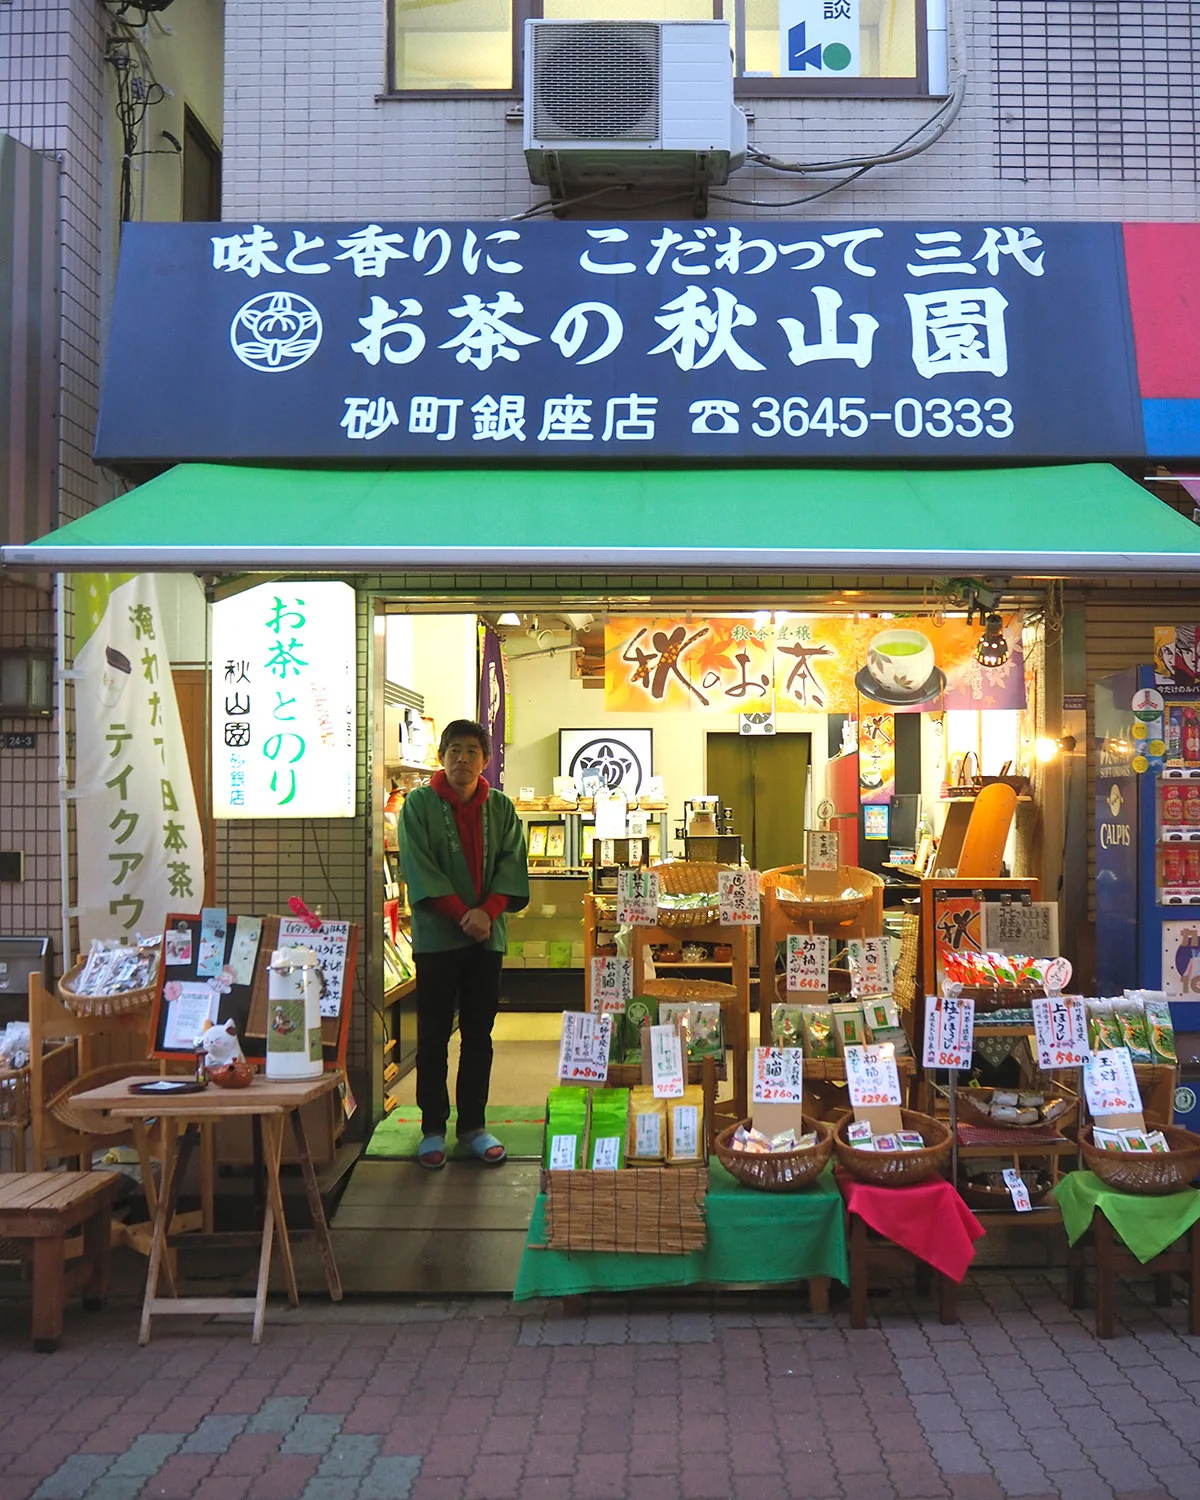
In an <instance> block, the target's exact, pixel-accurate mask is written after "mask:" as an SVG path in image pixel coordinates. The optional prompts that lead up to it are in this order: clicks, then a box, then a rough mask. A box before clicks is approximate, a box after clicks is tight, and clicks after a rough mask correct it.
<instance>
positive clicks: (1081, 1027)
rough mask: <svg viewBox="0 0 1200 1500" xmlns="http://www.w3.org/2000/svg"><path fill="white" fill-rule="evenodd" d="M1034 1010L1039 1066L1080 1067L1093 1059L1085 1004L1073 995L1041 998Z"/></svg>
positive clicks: (1044, 1069)
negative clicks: (1089, 1058)
mask: <svg viewBox="0 0 1200 1500" xmlns="http://www.w3.org/2000/svg"><path fill="white" fill-rule="evenodd" d="M1032 1008H1033V1033H1034V1046H1035V1047H1036V1048H1037V1065H1038V1067H1039V1068H1041V1069H1042V1070H1043V1071H1046V1072H1049V1071H1052V1070H1053V1069H1055V1068H1081V1067H1082V1066H1083V1064H1084V1063H1085V1062H1086V1061H1087V1059H1088V1057H1089V1056H1090V1053H1089V1050H1088V1035H1087V1016H1086V1015H1085V1014H1084V1009H1083V1002H1082V1001H1081V1000H1078V999H1076V998H1075V996H1073V995H1069V996H1065V997H1064V996H1062V995H1050V996H1048V997H1047V998H1046V999H1042V998H1041V997H1040V996H1038V997H1037V998H1036V999H1035V1000H1034V1001H1033V1002H1032Z"/></svg>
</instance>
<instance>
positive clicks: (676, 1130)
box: [671, 1104, 700, 1156]
mask: <svg viewBox="0 0 1200 1500" xmlns="http://www.w3.org/2000/svg"><path fill="white" fill-rule="evenodd" d="M671 1111H672V1120H671V1138H672V1140H673V1141H674V1152H673V1154H674V1155H675V1156H699V1154H700V1111H699V1110H698V1109H697V1108H696V1106H695V1105H694V1104H673V1105H672V1106H671Z"/></svg>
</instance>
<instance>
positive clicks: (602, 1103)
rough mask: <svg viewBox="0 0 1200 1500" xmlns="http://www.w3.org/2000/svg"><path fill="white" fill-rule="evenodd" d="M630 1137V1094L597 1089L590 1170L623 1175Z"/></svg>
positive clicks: (590, 1142) (592, 1118)
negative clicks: (620, 1172)
mask: <svg viewBox="0 0 1200 1500" xmlns="http://www.w3.org/2000/svg"><path fill="white" fill-rule="evenodd" d="M628 1133H629V1090H628V1089H596V1090H595V1092H594V1093H593V1095H592V1117H591V1124H590V1128H589V1131H588V1166H589V1167H590V1168H591V1170H592V1171H593V1172H619V1171H620V1169H621V1168H622V1167H623V1166H624V1165H625V1138H626V1136H627V1135H628Z"/></svg>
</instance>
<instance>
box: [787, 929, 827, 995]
mask: <svg viewBox="0 0 1200 1500" xmlns="http://www.w3.org/2000/svg"><path fill="white" fill-rule="evenodd" d="M787 987H788V989H789V991H793V992H795V991H805V990H807V991H809V992H810V993H813V994H818V995H825V994H828V993H829V939H828V938H827V937H826V936H825V935H824V934H823V933H798V932H789V933H788V939H787Z"/></svg>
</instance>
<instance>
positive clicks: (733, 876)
mask: <svg viewBox="0 0 1200 1500" xmlns="http://www.w3.org/2000/svg"><path fill="white" fill-rule="evenodd" d="M717 892H718V900H719V902H720V906H721V918H720V920H721V926H722V927H755V926H757V925H758V922H759V920H760V919H759V907H758V871H757V870H742V869H737V870H718V871H717Z"/></svg>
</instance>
